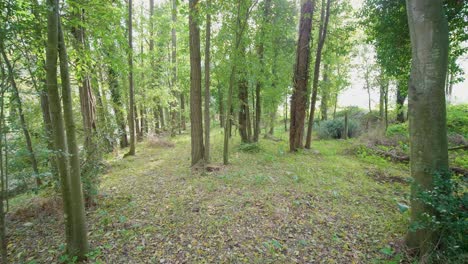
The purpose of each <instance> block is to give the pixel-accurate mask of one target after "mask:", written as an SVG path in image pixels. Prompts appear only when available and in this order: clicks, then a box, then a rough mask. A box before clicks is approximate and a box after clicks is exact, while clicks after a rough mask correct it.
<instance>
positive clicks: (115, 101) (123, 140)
mask: <svg viewBox="0 0 468 264" xmlns="http://www.w3.org/2000/svg"><path fill="white" fill-rule="evenodd" d="M108 74H109V86H110V87H109V88H110V92H111V99H112V107H113V109H114V113H115V120H116V123H117V126H118V133H119V137H120V140H119V141H120V148H126V147H128V138H127V125H126V124H125V116H124V113H123V103H122V97H121V95H120V91H119V83H118V82H119V79H118V78H119V77H118V76H117V74H116V73H115V71H114V69H112V67H111V66H110V67H109V73H108Z"/></svg>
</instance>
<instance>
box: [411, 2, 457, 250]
mask: <svg viewBox="0 0 468 264" xmlns="http://www.w3.org/2000/svg"><path fill="white" fill-rule="evenodd" d="M406 4H407V10H408V11H407V12H408V22H409V23H408V24H409V28H410V36H411V46H412V58H413V61H412V67H411V78H410V84H409V90H408V92H409V97H408V99H409V100H408V104H409V126H410V142H411V156H410V157H411V158H410V165H411V166H410V167H411V175H412V177H413V178H414V183H413V186H412V191H411V222H412V223H420V222H422V221H425V220H424V219H426V218H428V217H427V215H429V217H430V216H431V215H432V214H433V208H432V207H431V206H429V205H427V204H425V203H424V202H422V201H420V200H419V199H417V196H418V193H419V192H421V191H429V190H431V189H433V188H434V186H433V177H434V175H435V174H446V172H447V171H448V151H447V128H446V125H447V124H446V103H445V91H444V88H445V87H444V85H445V78H446V74H447V60H448V45H449V40H448V25H447V19H446V17H445V15H444V10H443V1H442V0H432V1H426V0H407V1H406ZM439 235H440V234H437V233H436V232H435V231H434V230H432V229H430V228H427V227H426V228H422V229H418V230H416V231H413V230H409V231H408V234H407V236H406V243H407V245H408V247H409V248H411V249H416V250H418V251H419V253H420V255H421V257H424V256H426V255H427V254H428V253H430V251H431V250H433V249H434V246H435V243H436V242H437V241H438V236H439Z"/></svg>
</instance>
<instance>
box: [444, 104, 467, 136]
mask: <svg viewBox="0 0 468 264" xmlns="http://www.w3.org/2000/svg"><path fill="white" fill-rule="evenodd" d="M447 129H448V133H449V134H460V135H462V136H463V137H465V138H468V104H464V105H450V106H449V107H448V108H447Z"/></svg>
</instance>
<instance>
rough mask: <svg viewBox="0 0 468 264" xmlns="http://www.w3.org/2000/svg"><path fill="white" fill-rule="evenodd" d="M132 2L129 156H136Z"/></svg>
mask: <svg viewBox="0 0 468 264" xmlns="http://www.w3.org/2000/svg"><path fill="white" fill-rule="evenodd" d="M132 31H133V30H132V0H128V46H129V48H130V50H129V53H128V68H129V71H128V83H129V84H128V87H129V97H130V98H129V106H128V109H129V118H128V123H129V125H128V126H129V128H130V150H129V152H128V153H127V155H128V156H134V155H135V143H136V142H135V141H136V140H135V121H136V120H135V116H136V114H135V107H134V106H135V92H134V89H133V43H132V42H133V39H132V37H133V34H132Z"/></svg>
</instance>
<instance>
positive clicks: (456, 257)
mask: <svg viewBox="0 0 468 264" xmlns="http://www.w3.org/2000/svg"><path fill="white" fill-rule="evenodd" d="M433 179H434V182H433V186H434V188H433V189H431V190H427V191H419V192H418V194H417V195H416V199H417V200H419V201H421V202H422V203H424V204H426V205H427V206H429V207H431V208H432V209H433V212H434V213H433V214H432V216H428V217H426V218H424V219H425V220H422V221H420V222H415V223H412V225H411V226H410V230H413V231H415V230H418V229H421V228H428V229H431V230H433V231H434V232H436V233H437V234H438V235H439V239H440V240H439V245H438V246H439V248H438V250H437V251H434V252H433V254H432V256H431V262H433V263H462V262H463V259H464V258H466V257H467V256H466V252H468V236H467V230H468V221H467V219H468V211H467V210H466V208H468V193H467V192H466V187H467V186H466V182H464V180H463V179H462V178H459V177H455V176H454V175H451V173H450V172H439V173H435V174H434V177H433Z"/></svg>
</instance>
